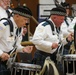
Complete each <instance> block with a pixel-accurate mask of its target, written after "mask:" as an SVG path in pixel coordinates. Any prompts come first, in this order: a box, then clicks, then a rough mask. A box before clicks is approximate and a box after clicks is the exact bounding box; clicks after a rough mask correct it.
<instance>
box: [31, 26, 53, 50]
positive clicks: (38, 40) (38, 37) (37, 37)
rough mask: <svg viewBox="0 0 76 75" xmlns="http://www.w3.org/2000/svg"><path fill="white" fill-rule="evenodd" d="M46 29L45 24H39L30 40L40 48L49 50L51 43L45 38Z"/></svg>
mask: <svg viewBox="0 0 76 75" xmlns="http://www.w3.org/2000/svg"><path fill="white" fill-rule="evenodd" d="M47 29H48V28H47ZM47 29H46V27H45V26H42V25H39V26H38V27H37V28H36V30H35V33H34V36H33V38H32V40H31V41H32V42H33V43H34V44H35V45H37V46H38V47H39V48H41V49H42V50H51V45H52V43H51V42H50V41H47V40H45V39H46V38H47V37H48V36H47V33H48V32H47V31H48V30H47Z"/></svg>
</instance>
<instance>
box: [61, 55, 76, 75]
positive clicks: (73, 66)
mask: <svg viewBox="0 0 76 75" xmlns="http://www.w3.org/2000/svg"><path fill="white" fill-rule="evenodd" d="M62 59H63V71H64V75H70V74H71V75H76V55H75V54H68V55H64V56H63V58H62Z"/></svg>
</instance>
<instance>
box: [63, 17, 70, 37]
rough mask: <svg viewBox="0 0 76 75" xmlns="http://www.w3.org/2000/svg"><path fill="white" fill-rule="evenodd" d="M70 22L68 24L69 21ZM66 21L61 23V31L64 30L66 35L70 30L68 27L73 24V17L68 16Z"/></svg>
mask: <svg viewBox="0 0 76 75" xmlns="http://www.w3.org/2000/svg"><path fill="white" fill-rule="evenodd" d="M66 22H67V23H68V24H67V23H66ZM66 22H65V21H64V22H63V23H62V25H61V31H62V32H63V34H64V36H67V35H68V34H69V33H70V31H69V30H68V28H69V27H70V26H71V25H70V23H71V18H69V17H66Z"/></svg>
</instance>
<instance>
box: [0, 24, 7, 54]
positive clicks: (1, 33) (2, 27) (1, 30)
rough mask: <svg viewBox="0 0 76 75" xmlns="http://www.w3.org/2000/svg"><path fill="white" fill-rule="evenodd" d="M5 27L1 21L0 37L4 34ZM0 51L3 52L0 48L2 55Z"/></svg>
mask: <svg viewBox="0 0 76 75" xmlns="http://www.w3.org/2000/svg"><path fill="white" fill-rule="evenodd" d="M5 28H6V27H5V26H4V25H3V24H2V23H0V39H1V38H2V36H3V35H4V31H5ZM2 53H3V51H2V50H1V49H0V55H2Z"/></svg>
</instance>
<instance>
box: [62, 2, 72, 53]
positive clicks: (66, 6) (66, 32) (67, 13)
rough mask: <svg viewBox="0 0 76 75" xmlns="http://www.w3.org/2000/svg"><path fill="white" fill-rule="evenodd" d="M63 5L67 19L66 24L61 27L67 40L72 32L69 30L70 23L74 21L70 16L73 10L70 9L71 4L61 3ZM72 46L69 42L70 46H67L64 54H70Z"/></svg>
mask: <svg viewBox="0 0 76 75" xmlns="http://www.w3.org/2000/svg"><path fill="white" fill-rule="evenodd" d="M61 5H62V6H63V7H64V8H65V9H66V17H65V20H64V22H63V23H62V25H61V30H62V32H63V34H64V37H65V38H66V37H67V35H68V34H71V32H70V31H68V28H69V27H70V26H71V25H70V23H71V22H72V19H71V17H70V16H69V14H70V9H71V8H70V4H69V3H67V2H64V3H63V2H61ZM72 35H73V33H72ZM71 44H72V42H69V43H68V44H66V45H65V46H64V51H63V54H69V50H70V46H71Z"/></svg>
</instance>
